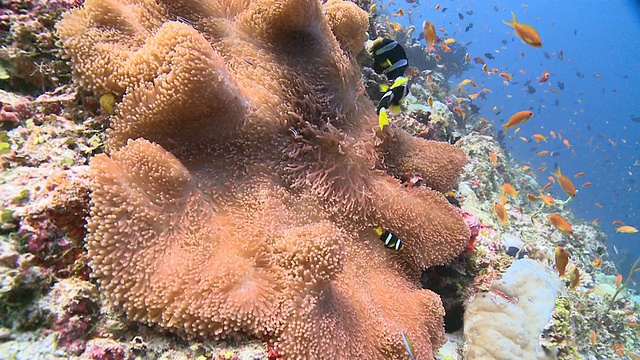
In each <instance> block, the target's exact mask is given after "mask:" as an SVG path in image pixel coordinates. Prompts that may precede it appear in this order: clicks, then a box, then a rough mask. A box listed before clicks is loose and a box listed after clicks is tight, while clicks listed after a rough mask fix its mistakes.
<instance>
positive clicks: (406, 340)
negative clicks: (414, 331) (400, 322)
mask: <svg viewBox="0 0 640 360" xmlns="http://www.w3.org/2000/svg"><path fill="white" fill-rule="evenodd" d="M402 342H403V343H404V347H405V348H406V349H407V352H408V353H409V356H411V359H412V360H416V355H415V354H414V350H413V341H411V339H410V338H409V336H407V333H405V332H404V330H402Z"/></svg>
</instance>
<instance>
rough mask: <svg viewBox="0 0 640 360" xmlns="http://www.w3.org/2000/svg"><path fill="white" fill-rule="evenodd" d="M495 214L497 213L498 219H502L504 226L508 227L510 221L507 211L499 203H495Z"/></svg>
mask: <svg viewBox="0 0 640 360" xmlns="http://www.w3.org/2000/svg"><path fill="white" fill-rule="evenodd" d="M494 212H495V213H496V216H498V219H500V222H501V223H502V225H503V226H504V225H507V222H509V219H508V217H507V209H505V208H504V205H503V204H501V203H499V202H497V203H495V206H494Z"/></svg>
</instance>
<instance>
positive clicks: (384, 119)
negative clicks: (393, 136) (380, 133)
mask: <svg viewBox="0 0 640 360" xmlns="http://www.w3.org/2000/svg"><path fill="white" fill-rule="evenodd" d="M378 126H380V130H382V129H384V127H385V126H389V116H387V109H385V108H382V109H380V114H379V115H378Z"/></svg>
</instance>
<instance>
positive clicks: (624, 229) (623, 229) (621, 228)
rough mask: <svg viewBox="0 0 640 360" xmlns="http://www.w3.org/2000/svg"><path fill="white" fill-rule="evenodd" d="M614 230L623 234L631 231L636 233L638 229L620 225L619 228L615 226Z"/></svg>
mask: <svg viewBox="0 0 640 360" xmlns="http://www.w3.org/2000/svg"><path fill="white" fill-rule="evenodd" d="M616 232H617V233H623V234H633V233H637V232H638V229H636V228H634V227H633V226H629V225H624V226H620V227H619V228H616Z"/></svg>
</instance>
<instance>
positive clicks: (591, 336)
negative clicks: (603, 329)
mask: <svg viewBox="0 0 640 360" xmlns="http://www.w3.org/2000/svg"><path fill="white" fill-rule="evenodd" d="M597 338H598V335H597V334H596V331H595V330H591V333H590V334H589V340H590V341H591V346H596V341H597Z"/></svg>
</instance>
